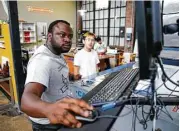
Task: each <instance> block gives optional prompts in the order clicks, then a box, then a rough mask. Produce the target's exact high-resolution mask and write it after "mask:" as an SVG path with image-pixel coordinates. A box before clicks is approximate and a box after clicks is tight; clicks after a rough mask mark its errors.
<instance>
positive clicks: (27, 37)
mask: <svg viewBox="0 0 180 131" xmlns="http://www.w3.org/2000/svg"><path fill="white" fill-rule="evenodd" d="M21 37H24V38H28V37H32V38H35V36H21Z"/></svg>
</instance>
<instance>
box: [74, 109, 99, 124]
mask: <svg viewBox="0 0 180 131" xmlns="http://www.w3.org/2000/svg"><path fill="white" fill-rule="evenodd" d="M98 115H99V112H98V110H95V109H94V110H92V111H89V116H88V117H83V116H75V118H76V119H77V120H79V121H86V122H93V121H95V120H96V119H97V117H98Z"/></svg>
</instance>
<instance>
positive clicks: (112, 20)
mask: <svg viewBox="0 0 180 131" xmlns="http://www.w3.org/2000/svg"><path fill="white" fill-rule="evenodd" d="M110 24H111V25H110V27H114V19H111V20H110Z"/></svg>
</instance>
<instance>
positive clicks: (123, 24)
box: [121, 18, 125, 26]
mask: <svg viewBox="0 0 180 131" xmlns="http://www.w3.org/2000/svg"><path fill="white" fill-rule="evenodd" d="M121 26H125V18H121Z"/></svg>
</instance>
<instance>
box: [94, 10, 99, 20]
mask: <svg viewBox="0 0 180 131" xmlns="http://www.w3.org/2000/svg"><path fill="white" fill-rule="evenodd" d="M95 19H99V11H96V12H95Z"/></svg>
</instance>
